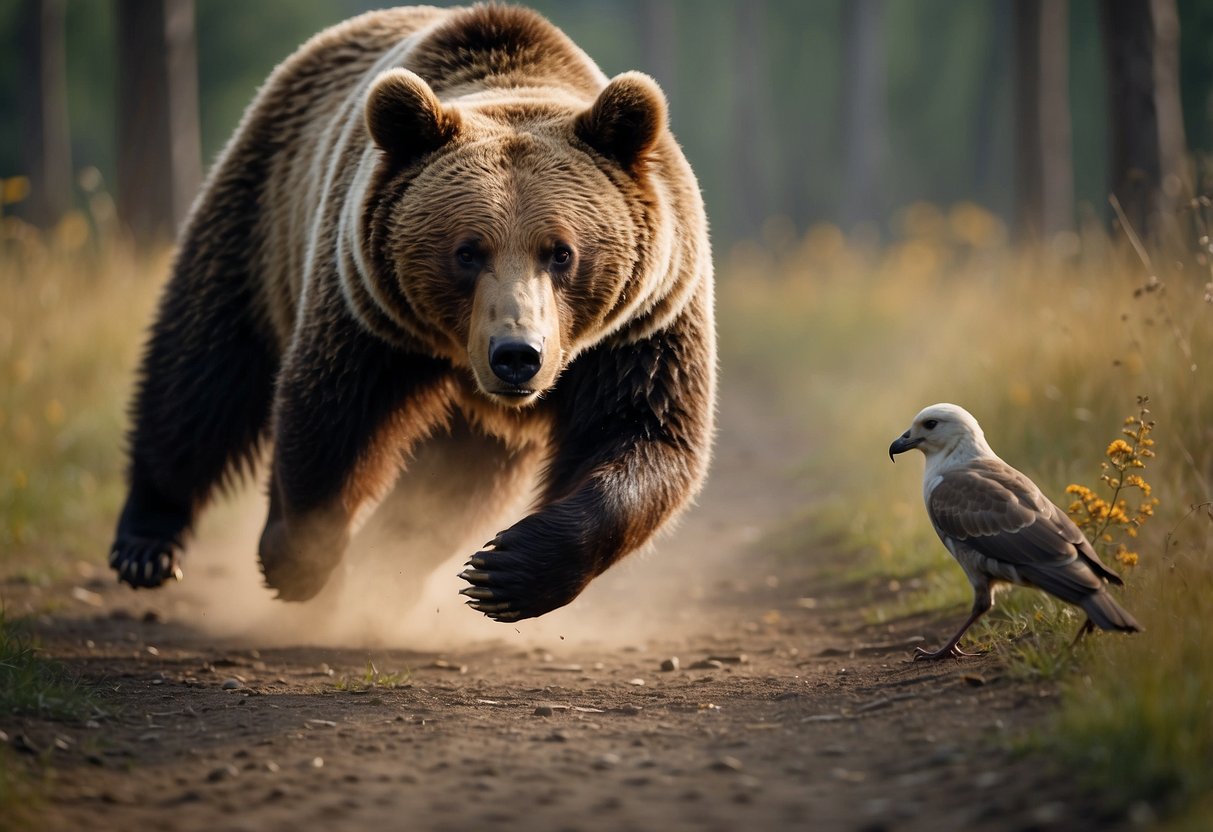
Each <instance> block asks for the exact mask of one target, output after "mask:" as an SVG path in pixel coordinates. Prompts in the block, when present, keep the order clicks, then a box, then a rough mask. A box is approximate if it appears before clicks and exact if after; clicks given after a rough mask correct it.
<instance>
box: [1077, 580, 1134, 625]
mask: <svg viewBox="0 0 1213 832" xmlns="http://www.w3.org/2000/svg"><path fill="white" fill-rule="evenodd" d="M1082 608H1083V611H1084V612H1086V614H1087V617H1088V618H1090V619H1091V623H1093V624H1094V625H1095V626H1096V627H1099V628H1100V629H1101V630H1126V631H1128V632H1131V633H1136V632H1138V631H1140V630H1141V625H1140V624H1138V623H1137V619H1135V618H1134V617H1133V616H1131V615H1129V613H1128V611H1127V610H1125V608H1124V607H1122V606H1121V605H1120V604H1118V603H1116V600H1115V599H1114V598H1113V597H1112V596H1111V595H1109V594H1108V593H1107V591H1106V590H1102V589H1101V590H1100V591H1099V592H1096V593H1093V594H1091V595H1088V596H1087V597H1086V598H1084V599H1083V600H1082Z"/></svg>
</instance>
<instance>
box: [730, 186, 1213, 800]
mask: <svg viewBox="0 0 1213 832" xmlns="http://www.w3.org/2000/svg"><path fill="white" fill-rule="evenodd" d="M983 227H984V228H985V230H984V231H983V230H982V229H983ZM903 232H904V234H903V236H902V237H901V238H900V239H897V240H895V241H893V242H892V243H891V244H889V245H887V246H884V247H872V246H865V245H863V244H861V243H859V242H857V241H848V240H847V239H846V238H845V237H843V236H842V235H841V234H840V233H839V232H837V230H835V229H832V228H829V227H824V228H820V229H815V230H813V231H811V232H810V233H809V234H808V235H807V236H806V238H805V239H804V240H803V241H802V242H801V244H800V245H798V246H796V247H794V248H792V249H789V250H785V251H783V252H781V253H780V254H778V255H774V254H771V253H770V252H765V251H762V250H759V249H745V250H740V251H738V252H735V253H734V256H733V257H731V258H728V259H727V261H726V263H724V264H723V265H722V268H721V269H720V271H721V284H720V297H719V301H718V308H719V309H720V310H721V314H720V327H721V342H722V347H723V353H724V356H725V369H726V371H729V372H732V373H735V374H737V375H739V376H746V377H749V378H765V379H766V380H767V382H768V383H769V384H770V385H772V386H774V387H775V388H776V389H777V390H779V392H780V395H781V396H782V399H783V400H782V405H783V407H784V408H785V409H786V411H787V412H788V413H789V414H792V415H793V416H794V417H795V418H796V420H797V422H798V423H799V424H802V425H803V426H804V430H806V431H808V432H809V433H810V435H811V436H813V437H815V438H816V439H817V441H816V442H815V443H814V445H815V447H814V451H813V455H812V457H811V458H810V459H808V460H806V462H805V464H804V466H803V469H802V471H801V475H802V476H803V477H804V478H805V479H806V480H807V481H808V482H810V483H812V484H813V486H814V488H815V490H816V499H815V504H814V508H813V510H812V511H810V512H808V513H807V514H805V515H804V516H802V517H798V518H789V521H788V525H787V527H786V528H785V529H784V530H783V531H782V532H781V533H780V534H779V536H778V540H777V546H776V548H777V549H778V550H779V551H781V552H783V553H784V555H785V556H786V557H796V556H799V555H800V554H801V553H804V552H807V551H808V550H810V549H814V548H820V547H821V546H829V547H832V548H835V549H838V550H840V553H841V554H842V555H844V557H841V558H837V559H835V560H836V561H840V562H842V563H844V564H845V565H844V566H842V567H838V568H836V570H835V571H834V572H833V573H831V574H828V575H824V576H823V578H822V579H823V581H839V582H867V583H869V584H876V585H884V586H888V585H890V582H895V584H892V585H895V586H896V587H897V591H896V592H890V591H883V592H879V593H875V594H874V595H875V597H876V598H877V599H878V600H876V601H874V602H873V603H872V604H871V605H870V606H869V608H868V609H867V610H866V613H865V614H866V616H867V618H868V620H869V621H871V622H873V623H876V622H882V621H888V620H893V619H897V618H901V617H905V616H909V615H921V614H923V613H934V614H936V615H937V616H938V619H939V621H940V622H941V627H943V629H946V628H947V627H950V626H952V624H953V619H954V623H955V624H956V625H957V626H959V624H960V622H961V621H963V620H964V617H965V615H966V614H967V611H968V607H969V604H970V603H971V595H970V590H969V588H968V585H967V581H966V580H965V578H964V576H963V573H962V572H961V570H960V568H959V567H958V566H957V565H956V563H955V562H954V561H953V560H952V558H951V557H950V556H949V555H948V553H947V552H946V551H945V550H944V549H943V547H942V545H941V544H940V543H939V541H938V539H937V538H936V537H935V534H934V533H933V531H932V530H931V528H930V526H929V524H928V522H927V518H926V512H925V509H924V508H923V506H922V497H921V488H922V484H921V478H922V461H921V460H920V459H918V458H916V457H915V456H913V455H906V456H904V457H899V459H898V464H896V465H892V464H890V462H889V459H888V455H887V448H888V445H889V443H890V442H891V441H892V440H893V439H894V438H895V437H896V436H897V435H899V434H900V433H901V432H902V431H903V430H905V428H906V427H907V426H908V424H909V422H910V420H911V418H912V417H913V416H914V414H915V413H916V412H917V411H918V410H919V409H920V408H922V407H924V406H925V405H928V404H931V403H933V402H937V401H952V402H955V403H957V404H960V405H962V406H964V407H966V408H967V409H969V410H970V411H972V412H973V413H974V415H976V416H977V418H978V420H979V421H980V422H981V423H982V425H983V427H984V428H985V432H986V436H987V438H988V439H989V441H990V443H991V445H992V446H993V447H994V449H995V450H996V451H997V452H998V453H999V454H1000V455H1001V456H1002V457H1003V458H1004V459H1006V460H1007V461H1008V462H1010V463H1011V464H1012V465H1015V466H1016V467H1017V468H1020V469H1021V470H1023V471H1024V472H1025V473H1026V474H1028V475H1029V476H1030V477H1032V478H1033V479H1034V480H1036V482H1037V483H1039V484H1040V485H1041V487H1042V488H1043V489H1044V491H1045V493H1046V494H1048V495H1049V496H1050V497H1051V498H1052V499H1053V500H1054V501H1055V502H1058V503H1059V504H1060V505H1062V506H1063V507H1064V506H1066V505H1068V503H1069V502H1070V499H1069V498H1068V497H1067V495H1066V494H1065V488H1066V486H1067V485H1068V484H1069V483H1072V482H1077V483H1081V484H1084V485H1087V486H1091V487H1095V486H1096V485H1098V484H1099V476H1100V473H1101V470H1100V463H1101V462H1102V461H1104V460H1105V459H1106V457H1105V456H1104V452H1105V449H1106V448H1107V446H1108V443H1109V442H1110V441H1111V440H1113V439H1115V438H1117V437H1119V436H1120V429H1121V427H1122V423H1123V420H1124V418H1125V417H1126V416H1129V415H1133V414H1135V413H1136V410H1137V407H1136V401H1137V396H1139V395H1146V396H1149V399H1150V405H1149V406H1150V409H1151V412H1152V418H1153V419H1154V420H1156V422H1157V425H1156V427H1155V429H1154V433H1153V438H1154V439H1155V440H1157V445H1156V446H1155V448H1154V450H1155V451H1157V454H1158V455H1157V457H1155V458H1153V459H1150V460H1147V463H1148V464H1147V468H1146V469H1145V470H1144V472H1142V473H1144V476H1145V479H1146V480H1147V481H1148V482H1149V483H1150V484H1151V485H1152V486H1153V494H1154V496H1155V497H1158V498H1159V500H1160V504H1159V506H1158V508H1157V510H1156V514H1155V516H1154V517H1153V518H1152V519H1151V520H1150V521H1149V522H1148V523H1147V524H1146V525H1145V526H1143V528H1142V529H1141V534H1140V537H1138V538H1136V539H1134V540H1132V541H1130V542H1131V544H1132V546H1133V548H1134V549H1135V550H1136V551H1137V552H1138V553H1139V555H1140V562H1139V565H1138V566H1136V567H1133V568H1126V569H1122V570H1121V571H1123V572H1124V573H1125V577H1126V582H1127V584H1128V586H1127V587H1126V588H1125V590H1124V591H1123V593H1121V595H1120V597H1121V598H1122V599H1123V602H1124V604H1125V606H1126V607H1127V608H1128V609H1129V610H1130V611H1132V612H1133V614H1134V615H1135V616H1136V617H1137V618H1138V619H1139V620H1140V621H1141V622H1142V623H1143V624H1144V625H1145V627H1146V632H1145V633H1143V634H1140V635H1136V636H1132V637H1125V636H1120V635H1110V634H1097V635H1096V636H1095V637H1093V638H1088V639H1086V640H1084V642H1083V643H1080V645H1079V646H1078V647H1076V648H1075V649H1073V650H1071V649H1070V647H1069V643H1070V641H1071V639H1072V638H1073V635H1074V633H1075V631H1076V630H1077V628H1078V626H1079V624H1081V621H1082V617H1081V615H1080V614H1079V615H1075V613H1074V612H1073V611H1072V610H1070V609H1069V608H1067V607H1066V606H1065V605H1063V604H1059V603H1056V602H1053V601H1052V600H1050V599H1048V598H1047V597H1045V596H1044V595H1043V594H1042V593H1039V592H1036V591H1033V590H1028V589H1015V590H1012V591H1011V592H1010V593H1004V594H1002V595H1000V596H999V598H998V603H997V606H996V607H995V609H994V611H993V612H992V613H991V614H990V615H988V616H987V617H986V619H985V620H983V621H982V622H981V623H979V624H978V625H977V626H976V627H974V628H973V630H972V631H971V633H970V634H969V635H968V636H967V637H966V640H965V642H964V645H965V646H966V647H971V648H975V649H988V650H991V651H993V652H994V653H995V654H996V655H998V656H1000V657H1002V658H1003V661H1004V663H1005V664H1006V666H1007V668H1008V671H1009V672H1010V673H1011V674H1012V675H1016V676H1020V677H1024V678H1031V679H1035V680H1047V681H1049V682H1051V683H1056V684H1059V685H1060V687H1061V690H1062V700H1063V703H1064V704H1063V706H1062V708H1061V710H1060V712H1059V714H1058V718H1057V722H1056V724H1055V725H1053V726H1051V730H1050V731H1049V733H1048V736H1047V737H1045V738H1043V739H1042V740H1041V743H1042V747H1043V748H1044V749H1045V750H1046V751H1047V754H1048V755H1050V756H1052V757H1055V758H1057V759H1060V760H1064V761H1068V763H1069V764H1070V765H1071V766H1075V767H1077V770H1080V771H1082V772H1084V773H1085V775H1086V776H1087V778H1088V781H1089V782H1090V783H1092V784H1093V785H1095V787H1097V788H1099V789H1101V790H1102V791H1104V792H1105V793H1106V794H1108V795H1109V799H1110V800H1112V799H1114V800H1116V801H1118V802H1120V803H1124V804H1126V805H1127V804H1129V803H1132V802H1134V801H1148V802H1149V803H1150V805H1151V806H1153V807H1154V809H1155V811H1157V812H1160V813H1164V814H1166V813H1175V814H1174V817H1176V818H1183V817H1184V816H1185V815H1184V814H1183V813H1184V807H1196V808H1190V809H1189V810H1188V811H1191V812H1198V811H1199V807H1200V806H1202V805H1203V806H1208V805H1209V800H1210V798H1209V795H1210V793H1211V792H1213V774H1210V773H1211V772H1213V725H1211V723H1210V720H1211V719H1213V716H1211V714H1213V662H1209V661H1208V659H1207V657H1208V656H1210V655H1213V617H1211V616H1209V615H1208V614H1207V612H1206V610H1207V606H1208V600H1207V599H1208V598H1210V597H1213V573H1211V570H1210V564H1211V563H1213V545H1211V543H1210V541H1213V521H1211V520H1210V518H1209V517H1207V516H1205V515H1204V514H1203V513H1201V512H1196V513H1194V514H1192V516H1190V517H1187V519H1186V520H1185V519H1183V518H1184V517H1185V515H1188V514H1189V511H1190V507H1191V506H1192V505H1193V504H1197V503H1201V502H1204V501H1207V500H1209V499H1211V498H1213V303H1210V302H1209V300H1208V297H1207V296H1208V293H1210V292H1213V286H1206V284H1208V283H1209V282H1210V280H1211V278H1213V274H1211V273H1210V270H1209V265H1208V261H1207V260H1203V259H1202V258H1203V257H1205V256H1207V253H1206V255H1200V254H1196V255H1194V254H1193V253H1192V252H1190V251H1175V252H1171V253H1170V254H1169V255H1168V256H1166V257H1156V262H1155V269H1156V271H1155V273H1154V274H1155V277H1156V278H1157V280H1156V281H1154V282H1151V280H1150V272H1149V271H1147V270H1146V268H1145V267H1144V266H1143V264H1142V263H1141V262H1140V261H1139V260H1138V259H1137V258H1136V257H1135V256H1134V255H1133V254H1132V252H1131V251H1130V250H1129V249H1128V247H1127V246H1124V245H1121V244H1118V243H1115V242H1113V241H1110V240H1109V239H1108V238H1107V237H1106V235H1104V233H1103V232H1102V231H1100V230H1089V231H1086V232H1084V234H1083V235H1082V237H1081V238H1080V239H1079V240H1077V241H1070V242H1071V243H1074V242H1077V243H1078V244H1079V245H1078V246H1077V247H1075V246H1073V245H1070V246H1067V247H1066V250H1065V251H1064V252H1063V251H1060V250H1059V249H1058V248H1056V247H1055V248H1052V249H1050V248H1045V249H1041V250H1030V251H1029V250H1020V249H1015V248H1012V247H1009V246H1007V245H1006V244H1005V235H1003V234H1001V233H1000V232H998V231H997V226H996V223H995V224H993V225H991V223H990V222H989V221H988V218H983V216H982V214H981V213H980V211H979V209H974V208H970V207H959V208H957V209H956V210H953V211H951V212H948V213H942V212H939V211H937V210H935V209H933V208H930V207H929V206H915V207H913V208H911V209H910V210H909V211H908V212H907V216H906V220H905V222H904V224H903ZM1105 496H1106V495H1105ZM1177 525H1178V529H1177V531H1176V533H1175V535H1174V540H1173V541H1170V542H1168V540H1167V533H1168V531H1170V530H1171V529H1172V528H1173V527H1175V526H1177ZM1118 592H1119V591H1118ZM1201 657H1203V658H1201ZM1202 801H1203V803H1202ZM1175 822H1176V823H1177V824H1182V822H1183V821H1182V820H1176V821H1175Z"/></svg>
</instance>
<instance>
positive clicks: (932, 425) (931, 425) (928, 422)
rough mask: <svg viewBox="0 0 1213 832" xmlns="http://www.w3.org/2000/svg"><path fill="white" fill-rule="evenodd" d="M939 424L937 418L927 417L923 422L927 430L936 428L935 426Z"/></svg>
mask: <svg viewBox="0 0 1213 832" xmlns="http://www.w3.org/2000/svg"><path fill="white" fill-rule="evenodd" d="M938 424H939V421H938V420H937V419H927V420H926V421H925V422H923V423H922V426H923V427H924V428H926V429H927V430H935V426H936V425H938Z"/></svg>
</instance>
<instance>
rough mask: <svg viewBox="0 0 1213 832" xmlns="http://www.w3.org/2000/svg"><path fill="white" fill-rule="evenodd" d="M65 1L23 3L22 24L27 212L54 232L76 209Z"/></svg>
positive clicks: (48, 0)
mask: <svg viewBox="0 0 1213 832" xmlns="http://www.w3.org/2000/svg"><path fill="white" fill-rule="evenodd" d="M65 11H66V8H65V3H64V0H24V2H23V3H22V11H21V21H20V24H19V25H20V38H21V43H20V61H21V79H22V82H21V84H19V87H20V90H21V103H20V108H21V150H22V155H23V156H24V162H25V165H24V167H25V171H26V173H27V174H28V175H29V180H30V195H29V202H28V204H27V205H26V206H25V210H24V212H23V213H24V214H25V215H26V217H27V218H28V219H29V221H30V222H32V223H33V224H34V225H37V226H39V227H42V228H49V227H51V226H53V225H54V224H55V223H56V222H58V221H59V218H60V217H62V216H63V214H64V213H66V212H67V211H68V210H69V209H70V208H71V203H72V151H71V137H70V134H69V132H68V121H67V66H66V56H65V50H64V42H63V20H64V15H65Z"/></svg>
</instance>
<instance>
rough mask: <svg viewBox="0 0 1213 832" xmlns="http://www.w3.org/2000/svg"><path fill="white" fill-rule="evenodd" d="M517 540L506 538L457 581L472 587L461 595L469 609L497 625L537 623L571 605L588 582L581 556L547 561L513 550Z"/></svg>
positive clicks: (487, 547) (502, 536)
mask: <svg viewBox="0 0 1213 832" xmlns="http://www.w3.org/2000/svg"><path fill="white" fill-rule="evenodd" d="M513 537H514V535H512V534H511V532H510V531H505V532H502V533H501V534H499V535H497V537H495V538H494V539H493V540H491V541H490V542H488V543H486V544H485V547H484V549H482V550H481V551H479V552H477V553H476V554H474V555H472V557H471V558H469V559H468V563H467V565H468V568H467V569H465V570H464V571H463V572H461V573H460V575H459V577H460V578H463V580H465V581H467V582H468V583H470V584H471V586H469V587H465V588H463V589H461V590H460V591H459V594H460V595H466V596H468V598H469V599H470V600H469V601H468V602H467V605H468V606H469V607H471V608H472V609H474V610H476V611H477V612H482V613H484V614H485V615H486V616H488V617H489V618H491V619H493V620H494V621H520V620H522V619H524V618H537V617H538V616H541V615H544V614H545V613H549V612H551V611H552V610H554V609H558V608H560V607H563V606H564V605H565V604H568V603H569V602H570V601H572V600H573V599H574V598H576V597H577V596H578V595H579V594H581V590H582V589H584V588H585V585H586V583H588V581H589V578H590V577H592V576H588V575H585V574H584V570H583V569H582V568H580V566H579V561H578V558H577V556H576V555H575V554H574V553H572V552H568V553H563V556H561V557H557V556H550V557H543V556H537V555H535V554H533V553H528V552H527V551H525V550H523V549H521V548H518V547H517V545H515V546H513V547H512V546H511V545H510V543H511V539H512V538H513Z"/></svg>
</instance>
